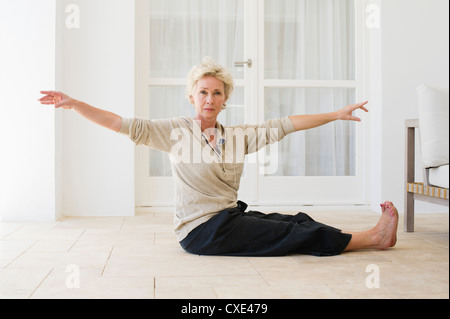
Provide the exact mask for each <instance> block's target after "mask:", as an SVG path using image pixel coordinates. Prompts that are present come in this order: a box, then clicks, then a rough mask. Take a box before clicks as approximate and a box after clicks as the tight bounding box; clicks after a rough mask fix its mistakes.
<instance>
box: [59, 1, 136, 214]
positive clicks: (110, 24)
mask: <svg viewBox="0 0 450 319" xmlns="http://www.w3.org/2000/svg"><path fill="white" fill-rule="evenodd" d="M63 3H64V6H65V7H66V6H67V5H69V4H72V5H73V4H74V5H76V6H78V9H79V17H80V20H79V21H80V25H79V28H77V27H76V26H75V28H68V27H67V26H66V27H64V28H63V29H64V47H63V48H64V49H63V51H64V60H63V61H64V63H63V65H64V79H63V90H64V91H65V92H66V93H67V94H69V95H70V96H72V97H74V98H76V99H79V100H82V101H84V102H86V103H88V104H91V105H94V106H96V107H99V108H102V109H106V110H108V111H111V112H114V113H116V114H119V115H121V116H133V115H134V28H135V24H134V21H135V19H134V16H135V11H134V10H135V9H134V1H129V0H64V1H63ZM73 13H74V12H68V13H65V16H66V18H70V17H71V15H72V14H73ZM70 21H73V20H70ZM69 26H71V25H70V24H69ZM63 149H64V158H63V163H64V176H63V177H64V178H63V180H64V185H63V187H64V201H63V206H64V214H65V215H68V216H72V215H74V216H131V215H134V206H135V199H134V145H133V144H132V143H131V142H130V141H129V140H127V139H126V138H124V137H122V136H120V135H118V134H116V133H114V132H112V131H108V130H106V129H104V128H101V127H99V126H96V125H94V124H92V123H90V122H88V121H86V120H85V119H83V118H82V117H80V116H79V115H78V114H76V113H75V112H64V148H63Z"/></svg>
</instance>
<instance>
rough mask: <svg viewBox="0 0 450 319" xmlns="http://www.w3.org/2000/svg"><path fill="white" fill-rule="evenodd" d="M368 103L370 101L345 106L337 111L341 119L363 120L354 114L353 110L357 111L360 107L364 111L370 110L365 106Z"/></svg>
mask: <svg viewBox="0 0 450 319" xmlns="http://www.w3.org/2000/svg"><path fill="white" fill-rule="evenodd" d="M368 103H369V101H366V102H363V103H358V104H353V105H349V106H347V107H345V108H343V109H342V110H340V111H337V112H336V113H337V114H338V118H339V120H344V121H356V122H361V119H360V118H359V117H356V116H353V112H355V111H356V110H358V109H361V110H363V111H364V112H369V110H368V109H367V108H365V105H367V104H368Z"/></svg>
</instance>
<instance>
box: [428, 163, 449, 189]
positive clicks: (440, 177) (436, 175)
mask: <svg viewBox="0 0 450 319" xmlns="http://www.w3.org/2000/svg"><path fill="white" fill-rule="evenodd" d="M428 180H429V183H430V185H432V186H437V187H442V188H448V184H449V182H448V180H449V171H448V165H442V166H439V167H436V168H430V170H429V179H428Z"/></svg>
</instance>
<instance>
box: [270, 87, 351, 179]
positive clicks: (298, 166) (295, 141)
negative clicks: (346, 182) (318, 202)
mask: <svg viewBox="0 0 450 319" xmlns="http://www.w3.org/2000/svg"><path fill="white" fill-rule="evenodd" d="M355 103H356V102H355V89H328V88H319V89H312V88H311V89H310V88H308V89H306V88H266V90H265V117H266V120H269V119H273V118H283V117H286V116H292V115H301V114H317V113H328V112H334V111H337V110H340V109H342V108H343V107H345V106H347V105H350V104H355ZM355 132H356V123H355V122H348V121H336V122H333V123H330V124H327V125H325V126H322V127H319V128H316V129H311V130H307V131H301V132H297V133H294V134H291V135H288V136H287V137H286V138H284V139H283V140H282V141H281V142H280V143H278V145H276V148H274V147H271V149H270V156H269V157H270V159H271V160H272V159H273V160H275V161H276V162H277V163H276V164H277V165H276V169H272V170H271V172H270V173H269V174H268V173H267V172H266V175H271V176H355V175H356V134H355ZM274 156H275V157H274ZM266 161H268V160H266ZM271 167H272V168H273V167H274V165H273V163H271Z"/></svg>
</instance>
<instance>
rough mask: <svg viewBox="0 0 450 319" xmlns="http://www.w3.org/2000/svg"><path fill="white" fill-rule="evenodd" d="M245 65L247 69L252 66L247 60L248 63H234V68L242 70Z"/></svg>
mask: <svg viewBox="0 0 450 319" xmlns="http://www.w3.org/2000/svg"><path fill="white" fill-rule="evenodd" d="M246 64H247V66H248V67H249V68H251V67H252V66H253V61H252V60H251V59H248V61H244V62H240V61H237V62H234V66H235V67H237V68H243V67H244V66H245V65H246Z"/></svg>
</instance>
